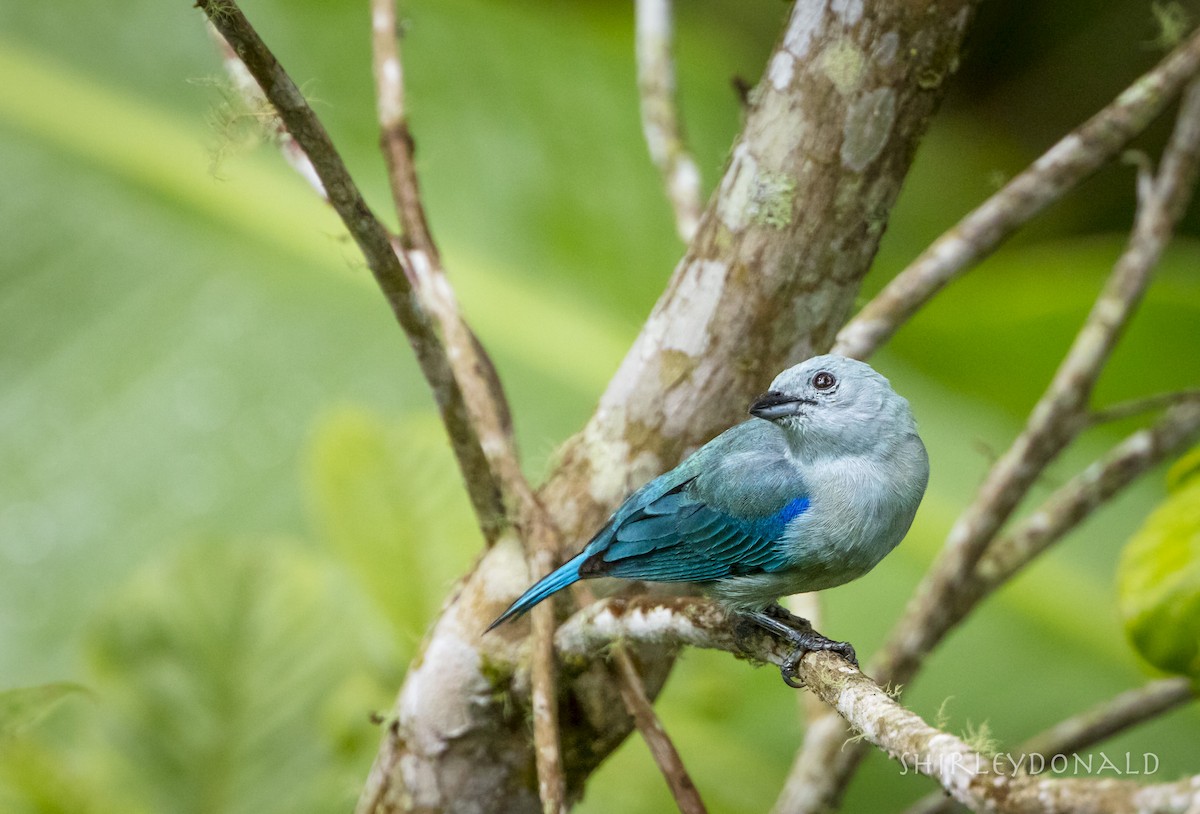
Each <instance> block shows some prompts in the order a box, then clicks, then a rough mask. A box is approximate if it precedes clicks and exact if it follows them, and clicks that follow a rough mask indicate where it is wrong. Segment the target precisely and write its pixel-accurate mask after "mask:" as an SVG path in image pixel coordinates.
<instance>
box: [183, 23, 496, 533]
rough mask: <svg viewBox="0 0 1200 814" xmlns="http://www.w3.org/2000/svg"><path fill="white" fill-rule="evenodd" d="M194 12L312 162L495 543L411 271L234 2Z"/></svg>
mask: <svg viewBox="0 0 1200 814" xmlns="http://www.w3.org/2000/svg"><path fill="white" fill-rule="evenodd" d="M196 5H197V6H198V7H199V8H200V9H202V10H203V11H204V13H205V14H206V15H207V16H208V19H209V22H211V23H212V25H213V27H214V28H216V29H217V31H219V32H220V34H221V36H222V37H224V39H225V41H226V42H228V43H229V45H230V47H231V48H232V49H233V51H234V52H235V53H236V54H237V55H238V58H239V59H241V61H242V62H243V63H244V64H245V66H246V68H247V70H249V71H250V74H251V75H252V76H253V77H254V79H255V81H256V82H258V85H259V87H260V88H262V90H263V93H264V94H265V95H266V97H267V99H268V100H269V101H270V102H271V104H272V105H273V106H274V108H275V110H276V111H277V112H278V114H279V118H280V119H281V120H282V121H283V123H284V125H285V126H286V127H287V129H288V132H289V133H291V135H292V137H293V138H294V139H295V140H296V143H297V144H299V145H300V148H301V149H302V150H304V153H305V155H307V156H308V159H309V161H311V162H312V166H313V170H314V171H315V172H316V174H317V177H318V178H319V179H320V181H321V185H322V186H323V188H324V190H325V193H326V195H327V197H328V200H329V203H330V204H331V205H332V206H333V208H334V210H336V211H337V213H338V216H339V217H341V219H342V222H343V223H344V224H345V225H346V228H347V230H349V232H350V235H351V237H353V238H354V241H355V243H357V244H358V247H359V250H360V251H361V252H362V254H363V257H364V258H365V259H366V261H367V266H368V267H369V268H370V269H371V273H372V274H373V275H374V276H375V280H376V282H377V283H378V284H379V288H380V290H381V291H382V292H383V295H384V297H385V298H386V299H387V301H388V304H389V305H391V307H392V312H393V313H394V314H395V315H396V319H397V320H398V321H399V322H400V325H401V326H402V327H403V328H404V333H405V335H406V336H407V337H408V341H409V344H410V345H412V348H413V351H414V352H415V353H416V356H417V362H418V363H419V364H420V366H421V371H422V372H423V373H424V374H425V379H426V380H427V381H428V382H429V386H430V388H431V389H432V390H433V394H434V398H435V400H436V401H437V405H438V409H439V411H440V412H441V415H442V421H443V422H444V423H445V425H446V428H447V432H448V434H449V436H450V442H451V444H452V446H453V447H454V452H455V456H456V458H457V459H458V463H459V467H460V469H461V470H462V473H463V480H464V481H465V482H466V484H467V491H468V493H469V495H470V497H471V504H472V506H473V507H474V509H475V512H476V515H477V516H478V518H479V522H480V527H481V528H482V529H483V530H484V534H485V536H486V537H488V539H495V537H496V536H497V535H498V534H499V533H500V530H501V529H502V528H503V527H504V525H505V523H506V520H505V512H504V506H503V503H502V500H501V496H500V488H499V484H498V483H497V481H496V478H495V477H494V475H493V473H492V470H491V466H490V465H489V463H488V460H487V456H486V455H485V453H484V439H482V438H480V436H479V433H478V432H477V428H476V426H475V424H474V422H473V421H472V420H471V414H470V411H469V409H468V407H467V403H466V400H465V398H464V395H463V390H462V388H461V386H460V383H459V382H458V380H457V379H456V378H455V375H454V371H453V369H452V368H451V366H450V362H449V359H448V357H447V353H446V346H445V344H444V343H443V341H442V338H441V337H439V336H438V332H437V330H436V328H435V326H434V323H433V321H432V320H431V319H430V317H429V314H428V313H427V312H426V310H425V309H424V308H423V307H422V303H421V301H420V295H419V293H418V291H417V290H416V288H417V286H418V285H419V280H418V277H417V272H416V270H415V269H413V268H410V267H406V266H405V264H404V263H403V261H402V259H401V257H400V256H398V255H397V254H396V252H395V251H393V249H392V244H391V241H390V239H389V236H388V233H387V230H386V229H384V227H383V224H381V223H380V222H379V220H378V219H377V218H376V217H375V215H374V214H373V213H372V212H371V210H370V208H369V207H368V206H367V203H366V201H365V200H363V197H362V194H361V193H360V192H359V190H358V187H357V186H356V185H355V184H354V181H353V179H351V177H350V174H349V173H348V172H347V170H346V166H345V164H344V163H343V162H342V159H341V156H339V155H338V153H337V151H336V150H335V149H334V146H333V142H331V141H330V139H329V134H328V133H326V132H325V128H324V127H323V126H322V124H321V122H320V120H318V119H317V116H316V114H315V113H313V111H312V108H311V107H309V105H308V103H307V102H306V101H305V99H304V95H303V94H302V93H301V92H300V89H299V88H298V87H296V84H295V83H294V82H293V81H292V79H291V77H290V76H288V74H287V73H286V72H285V71H284V69H283V67H282V66H281V65H280V64H279V62H278V60H276V59H275V56H274V54H272V53H271V51H270V49H268V48H267V46H266V44H265V43H263V41H262V39H260V38H259V36H258V33H257V32H256V31H255V30H254V28H253V27H252V26H251V25H250V23H249V21H248V20H247V19H246V17H245V16H244V15H243V14H242V11H241V9H239V8H238V6H237V4H236V3H235V2H234V0H197V3H196Z"/></svg>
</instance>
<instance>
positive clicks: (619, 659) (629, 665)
mask: <svg viewBox="0 0 1200 814" xmlns="http://www.w3.org/2000/svg"><path fill="white" fill-rule="evenodd" d="M572 591H573V592H574V594H575V598H576V600H577V603H578V604H579V606H580V607H583V608H586V607H590V606H592V605H594V604H595V603H596V596H595V594H593V593H592V591H591V589H590V588H588V587H587V585H585V584H583V583H582V582H577V583H575V585H574V586H572ZM608 656H609V660H610V662H611V663H612V674H613V676H614V678H615V679H616V681H617V686H618V688H619V689H620V691H621V700H622V701H623V702H624V704H625V709H626V710H627V711H628V712H629V715H630V717H631V718H633V723H634V726H636V727H637V729H638V732H639V734H641V736H642V740H644V741H645V742H646V748H647V749H649V750H650V756H651V757H652V758H654V762H655V764H656V765H657V766H658V770H659V771H660V772H661V773H662V776H663V779H664V780H666V781H667V787H668V788H670V789H671V794H672V795H673V796H674V798H675V803H676V805H677V806H678V807H679V810H680V811H682V812H684V814H700V812H704V811H706V808H705V805H704V801H703V800H702V799H701V798H700V792H699V791H698V790H697V789H696V784H695V783H694V782H693V781H692V777H691V774H689V772H688V770H687V767H686V766H684V765H683V758H682V757H681V756H680V754H679V750H678V749H677V748H676V747H675V743H674V742H673V741H672V740H671V736H670V735H669V734H667V730H666V727H664V726H663V724H662V721H661V720H660V719H659V717H658V713H656V712H655V711H654V704H653V702H652V701H651V700H650V697H649V696H648V695H647V694H646V687H645V685H644V684H643V682H642V677H641V675H640V674H639V673H638V670H637V665H635V664H634V663H633V657H632V656H630V655H629V651H628V650H626V649H625V647H624V646H622V645H621V644H620V643H619V642H617V643H615V644H613V646H612V647H611V649H610V650H609V652H608Z"/></svg>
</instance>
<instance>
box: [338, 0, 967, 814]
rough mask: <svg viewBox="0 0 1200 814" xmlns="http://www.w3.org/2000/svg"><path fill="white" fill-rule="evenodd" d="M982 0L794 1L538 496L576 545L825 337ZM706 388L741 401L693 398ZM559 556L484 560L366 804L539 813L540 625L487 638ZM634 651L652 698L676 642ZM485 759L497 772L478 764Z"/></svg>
mask: <svg viewBox="0 0 1200 814" xmlns="http://www.w3.org/2000/svg"><path fill="white" fill-rule="evenodd" d="M970 5H971V0H951V2H950V5H949V6H945V7H940V9H941V10H942V11H944V12H945V14H944V15H942V14H939V15H928V14H926V13H925V12H924V10H923V9H920V8H916V7H911V6H910V5H909V4H894V3H891V2H884V0H865V2H863V3H861V4H860V3H854V4H827V3H821V4H810V3H803V4H798V5H797V6H796V8H795V10H794V12H793V14H792V17H791V19H790V21H789V23H788V28H787V31H786V32H785V34H784V37H783V39H782V41H781V42H780V44H779V46H778V48H777V49H776V51H775V53H774V54H773V56H772V57H771V63H770V64H771V67H770V69H769V70H768V72H767V76H766V78H764V81H763V83H762V86H761V87H760V89H759V91H758V92H757V93H756V94H755V104H754V105H753V106H752V108H751V109H750V110H749V112H748V115H747V121H746V127H745V130H744V131H743V133H742V135H741V136H740V137H739V139H738V142H737V145H736V146H735V149H734V155H733V157H732V159H731V161H730V165H729V166H728V167H727V169H726V172H725V175H724V179H723V180H722V182H721V185H720V188H719V190H718V192H717V194H716V196H715V197H714V201H713V203H712V205H710V207H709V209H708V210H707V211H706V214H705V216H704V217H703V218H702V220H701V225H700V227H699V230H698V232H697V236H696V238H695V239H694V240H693V243H692V246H691V248H690V249H689V252H688V254H687V256H686V257H685V258H684V260H683V262H682V263H681V264H680V266H679V267H678V268H677V270H676V273H675V275H674V276H673V278H672V281H671V283H670V285H669V286H668V289H667V291H666V292H665V293H664V295H663V297H662V299H661V300H660V301H659V304H658V305H657V306H656V308H655V311H654V313H653V314H652V316H651V318H650V320H649V321H648V322H647V324H646V326H645V328H644V329H643V331H642V333H641V335H640V337H639V339H638V341H637V343H636V344H635V346H634V347H633V348H632V349H631V351H630V353H629V355H628V356H627V357H626V359H625V362H624V363H623V364H622V368H621V370H620V371H619V373H618V374H617V376H616V377H615V378H614V380H613V382H612V384H611V385H610V387H609V389H608V391H607V392H606V394H605V396H604V397H603V399H602V400H601V404H600V406H599V408H598V410H597V412H596V414H595V416H594V417H593V419H592V421H591V422H589V424H588V427H587V428H586V429H585V430H584V432H583V433H581V434H580V435H579V436H576V438H575V439H573V440H572V441H571V442H569V443H568V445H567V446H566V448H565V450H564V451H563V453H562V455H561V457H560V460H561V463H560V465H559V466H558V467H557V469H556V470H555V472H554V474H553V475H552V476H551V478H550V479H549V481H548V482H547V484H546V485H545V486H544V487H543V488H542V490H541V491H540V492H539V495H538V497H540V499H541V505H544V506H545V507H546V508H547V509H549V510H550V511H551V512H552V518H551V519H552V520H553V521H554V523H555V524H556V526H557V528H558V529H560V530H561V531H562V532H563V534H564V536H565V538H566V539H570V540H572V541H580V540H583V539H586V538H587V537H588V536H590V533H591V532H592V531H593V530H594V528H595V527H596V526H598V525H599V523H600V522H602V520H603V518H604V517H605V516H606V515H607V513H608V512H609V511H610V510H611V509H612V507H613V506H614V505H615V503H616V502H617V501H619V500H620V499H621V498H622V497H623V496H624V495H625V494H626V493H627V491H628V489H629V487H630V486H635V485H637V484H639V483H641V482H643V481H644V480H647V479H648V478H649V477H651V476H653V475H655V474H658V473H659V472H661V471H662V470H663V469H665V468H667V467H669V466H671V465H673V464H674V463H675V462H677V461H678V460H679V458H680V457H681V456H682V455H683V454H684V453H685V452H686V451H687V450H688V449H690V448H692V447H694V446H695V445H696V444H697V443H699V442H702V441H704V440H707V439H708V438H710V437H711V436H712V435H714V434H715V433H716V432H718V431H720V430H722V429H724V428H725V427H727V426H728V425H729V424H730V423H731V422H732V421H734V420H736V419H737V418H738V416H739V414H740V413H741V411H742V409H743V408H744V405H745V403H746V401H747V399H749V397H750V396H751V395H753V393H755V392H758V391H760V390H761V389H762V388H763V387H764V386H765V385H766V383H767V382H769V381H770V379H771V377H772V376H774V374H775V373H777V372H778V370H779V369H781V368H782V367H784V366H785V365H786V364H787V363H788V362H790V361H793V360H795V359H798V358H803V357H806V356H809V355H811V354H812V353H813V352H814V350H816V349H823V348H825V347H827V346H828V344H829V342H830V340H831V339H832V336H833V330H834V326H836V325H839V324H841V322H842V321H843V320H844V319H845V317H846V314H847V312H848V310H849V308H850V305H851V304H852V302H853V298H854V295H855V292H856V291H857V288H858V284H859V282H860V280H861V279H862V276H863V275H864V274H865V272H866V269H867V267H868V266H869V263H870V259H871V257H872V256H873V255H874V252H875V250H876V248H877V245H878V239H879V236H880V235H881V234H882V231H883V227H884V225H885V223H886V216H887V212H888V210H889V208H890V206H891V204H892V202H893V201H894V199H895V195H896V193H897V191H898V190H899V187H900V182H901V180H902V178H903V177H904V174H905V172H906V171H907V169H908V166H909V164H910V162H911V158H912V155H913V151H914V149H915V145H916V142H917V139H918V137H919V135H920V134H921V132H922V131H923V130H924V128H925V125H926V123H927V121H928V119H929V116H930V115H931V113H932V111H933V109H934V107H935V105H936V103H937V102H938V100H939V99H940V98H941V95H942V90H943V80H944V79H945V78H946V77H947V76H948V75H949V73H950V71H951V67H952V65H953V64H954V63H955V61H956V60H957V53H958V48H959V44H960V42H961V38H962V35H963V33H964V31H965V28H966V24H967V21H968V18H969V9H970ZM827 51H828V53H826V52H827ZM901 55H902V56H901ZM831 64H836V65H838V66H842V67H846V66H849V69H848V70H839V71H831V70H829V65H831ZM712 392H720V393H723V394H728V397H726V398H721V399H712V398H699V396H700V395H701V394H707V393H712ZM739 394H740V395H739ZM469 401H470V400H469ZM486 448H488V447H487V445H485V449H486ZM500 482H501V483H502V484H503V482H504V481H503V479H501V481H500ZM518 524H519V527H520V530H521V532H522V536H523V537H524V538H525V539H526V540H529V539H530V534H529V533H528V532H527V531H526V527H525V525H524V524H523V521H522V520H521V519H520V517H519V518H518ZM539 550H540V549H539ZM547 570H549V569H548V568H543V567H542V565H541V564H539V563H526V562H525V561H524V558H522V557H521V554H520V551H519V550H518V548H517V546H516V540H515V539H512V538H511V537H510V536H509V535H503V536H501V537H500V538H499V540H498V542H497V544H496V545H494V546H493V547H492V548H491V549H490V550H489V551H488V552H486V553H485V554H484V556H483V558H482V559H481V561H480V563H479V564H478V565H477V567H476V569H475V570H474V572H473V573H472V574H471V575H470V576H469V577H468V578H467V579H466V580H465V582H464V583H463V584H462V586H461V588H460V589H459V590H458V591H457V592H456V594H455V596H454V597H453V599H452V601H451V603H450V604H449V605H448V606H447V608H446V610H445V612H444V613H443V615H442V617H440V618H439V619H438V621H437V622H436V624H435V626H434V628H433V630H432V631H431V633H430V637H429V639H428V641H427V643H426V645H425V647H424V648H423V651H422V654H421V656H420V657H419V658H418V659H417V660H416V661H414V663H413V665H412V667H411V668H410V670H409V671H408V673H407V675H406V677H405V685H404V688H403V689H402V691H401V697H400V701H399V703H398V717H397V722H396V726H395V727H393V728H392V729H390V730H389V731H388V733H387V735H386V737H385V743H384V744H383V746H382V747H381V750H380V753H379V756H378V758H377V761H376V764H375V766H374V768H373V769H372V774H371V778H370V780H369V782H368V787H367V789H366V790H365V791H364V794H363V798H362V802H361V803H360V810H362V811H380V812H383V811H388V812H391V811H398V810H407V809H409V808H412V807H423V808H431V809H437V808H442V807H445V806H446V805H448V800H447V797H446V795H447V794H448V793H449V790H454V792H455V797H456V799H458V800H462V799H470V800H475V801H485V800H486V806H488V807H491V808H493V809H499V810H506V811H527V810H530V809H531V807H536V797H534V796H533V794H532V791H531V789H529V788H528V787H527V785H526V783H527V779H528V778H529V777H531V776H532V774H533V773H532V772H531V771H530V770H529V769H530V767H529V765H528V763H529V762H531V761H532V760H533V755H532V753H531V751H530V750H529V749H528V734H527V728H526V725H525V721H526V718H525V717H524V716H525V713H527V712H528V711H529V708H528V706H527V704H528V702H529V685H528V682H527V680H526V679H527V677H528V672H527V671H523V670H522V669H521V668H522V665H523V664H524V663H525V659H526V657H527V656H528V650H527V649H526V647H525V641H526V634H527V631H528V628H526V627H524V624H523V623H520V622H518V623H515V624H511V625H507V626H505V627H504V628H501V629H498V630H496V631H495V632H493V633H491V634H489V635H488V636H487V637H485V638H483V639H480V638H479V636H480V633H481V632H482V630H483V627H484V626H485V625H486V622H487V621H489V620H490V619H491V618H493V617H494V616H495V615H496V614H497V613H498V612H499V611H500V610H502V609H503V607H504V605H505V604H507V602H508V601H510V600H511V598H512V597H513V596H515V595H516V594H517V593H519V592H520V591H521V590H522V589H523V588H524V587H526V586H527V585H528V583H529V580H530V579H532V578H536V577H538V576H541V575H542V574H544V573H545V572H546V571H547ZM535 620H536V617H535ZM639 659H640V661H639V668H640V672H641V674H642V677H643V678H644V679H645V685H646V687H645V688H646V693H647V696H648V697H653V696H654V695H655V694H656V693H657V692H658V690H659V688H660V687H661V685H662V682H663V681H664V680H665V678H666V675H667V672H668V670H669V667H670V664H671V653H670V652H669V651H667V650H653V649H652V650H650V651H648V652H641V651H639ZM522 676H525V678H522ZM607 676H608V672H607V669H606V668H605V666H604V665H603V664H601V663H594V664H592V665H587V666H585V668H584V671H583V673H582V674H579V673H578V672H577V671H573V672H572V674H571V676H569V678H570V681H569V683H568V684H567V685H566V686H567V687H568V688H569V692H570V696H569V697H564V698H561V699H560V700H562V701H564V702H565V703H564V706H563V714H564V715H567V714H570V715H571V725H570V726H568V727H566V728H564V730H563V732H562V733H561V735H562V749H563V757H564V771H565V774H566V780H567V797H568V799H571V798H573V797H574V796H575V795H577V794H578V793H579V792H580V790H581V788H582V784H583V782H584V780H585V779H586V777H587V776H588V773H589V772H590V771H591V770H592V769H593V768H594V767H595V766H596V765H598V763H599V762H600V761H601V760H602V759H603V757H604V756H605V755H606V754H608V752H609V751H610V750H611V749H613V748H615V746H616V745H617V744H618V743H620V742H621V740H622V739H623V738H624V737H625V735H626V734H627V733H628V732H629V730H630V727H631V726H632V725H633V721H631V720H630V719H629V717H628V716H627V715H625V711H624V705H623V704H621V703H619V699H618V697H617V695H616V693H615V691H614V689H613V688H612V686H611V682H610V681H608V680H607ZM481 765H484V766H487V767H488V771H487V772H485V773H480V772H478V771H476V772H474V773H473V774H469V775H468V774H467V767H478V766H481Z"/></svg>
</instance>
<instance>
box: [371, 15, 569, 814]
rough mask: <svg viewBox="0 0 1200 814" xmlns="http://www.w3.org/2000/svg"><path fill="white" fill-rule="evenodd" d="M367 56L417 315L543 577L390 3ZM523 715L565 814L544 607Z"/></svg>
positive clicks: (555, 809) (541, 532)
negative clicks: (468, 317) (439, 351)
mask: <svg viewBox="0 0 1200 814" xmlns="http://www.w3.org/2000/svg"><path fill="white" fill-rule="evenodd" d="M371 29H372V37H371V42H372V52H373V65H374V70H375V87H376V108H377V110H378V114H379V126H380V132H381V136H380V143H381V147H382V149H383V154H384V158H385V160H386V162H387V166H388V179H389V181H390V187H391V190H392V199H393V201H394V202H395V206H396V216H397V218H398V219H399V221H400V226H401V231H402V238H401V242H402V245H403V250H404V251H405V252H406V253H407V255H408V257H409V259H410V263H411V265H412V267H413V268H414V269H416V270H417V271H418V278H419V279H423V281H425V282H426V284H424V285H422V286H420V290H422V291H423V292H424V293H425V297H424V301H425V304H426V307H427V308H428V309H429V311H430V312H431V313H433V314H434V315H435V316H436V317H437V319H438V322H439V324H440V327H441V329H442V334H443V336H445V337H446V341H447V344H448V345H449V346H450V347H452V348H454V350H455V353H453V354H451V359H450V363H451V366H452V367H453V368H454V370H455V375H456V377H457V379H458V380H459V381H460V382H461V383H462V386H463V390H464V395H465V397H466V398H467V401H468V407H469V409H470V410H471V418H472V422H473V424H474V426H475V427H477V428H479V429H480V435H481V436H482V437H483V438H485V439H488V440H489V441H490V443H488V444H486V445H485V447H484V452H485V454H487V455H488V459H489V465H490V466H491V468H492V471H493V472H494V474H495V476H496V478H497V480H498V481H499V485H500V488H501V492H502V494H503V495H504V496H505V497H506V499H507V500H506V502H507V503H509V505H513V504H515V506H514V509H515V511H516V513H517V525H518V528H519V529H520V530H521V531H522V532H523V534H524V543H525V547H526V556H527V557H528V559H529V564H530V570H531V571H533V572H534V573H547V572H549V571H550V570H552V569H553V568H554V567H555V566H556V565H557V560H556V556H557V551H558V547H559V542H558V535H557V532H556V530H555V529H554V528H553V521H551V520H550V518H549V516H548V515H547V514H546V511H545V509H544V508H542V506H541V504H540V503H538V501H537V498H536V497H535V496H534V494H533V491H532V489H530V487H529V484H528V482H527V481H526V479H525V476H524V474H523V473H522V472H521V467H520V462H519V461H518V458H517V450H516V445H515V442H514V440H513V435H512V422H511V420H510V417H509V410H508V400H507V398H506V397H505V395H504V391H503V388H502V387H501V385H500V379H499V377H498V376H497V375H496V372H495V368H494V367H493V365H492V363H491V359H490V358H489V357H488V356H487V353H486V352H485V351H484V349H483V346H482V344H481V343H480V342H479V340H478V339H477V338H476V336H475V334H474V332H473V331H472V330H471V329H470V327H469V326H468V325H467V324H466V322H465V321H464V320H463V318H462V313H461V311H460V310H459V308H458V304H457V301H456V300H455V297H454V291H453V288H452V287H451V286H450V283H449V280H448V278H447V276H446V272H445V269H444V268H443V267H442V262H441V254H440V252H439V251H438V249H437V244H436V243H435V242H434V239H433V235H432V233H431V232H430V230H429V222H428V219H427V218H426V216H425V208H424V205H423V204H422V202H421V193H420V189H419V186H418V182H417V172H416V165H415V162H414V159H413V149H414V144H413V139H412V135H411V133H410V132H409V129H408V123H407V121H406V119H405V112H404V81H403V77H404V71H403V63H402V62H401V60H400V47H399V41H398V31H397V24H396V6H395V0H371ZM532 618H533V634H532V640H533V655H532V673H533V687H532V690H531V701H532V710H533V736H534V757H535V763H536V766H537V776H538V793H539V795H538V796H539V797H540V799H541V801H542V811H543V812H544V814H559V812H562V811H565V810H566V781H565V779H564V777H563V765H562V750H561V746H560V743H559V723H558V689H557V678H556V673H555V669H556V665H555V661H554V645H553V639H552V637H553V634H554V628H555V619H554V608H553V605H552V604H551V603H546V604H544V605H543V606H541V607H538V608H535V609H534V611H533V616H532Z"/></svg>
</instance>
